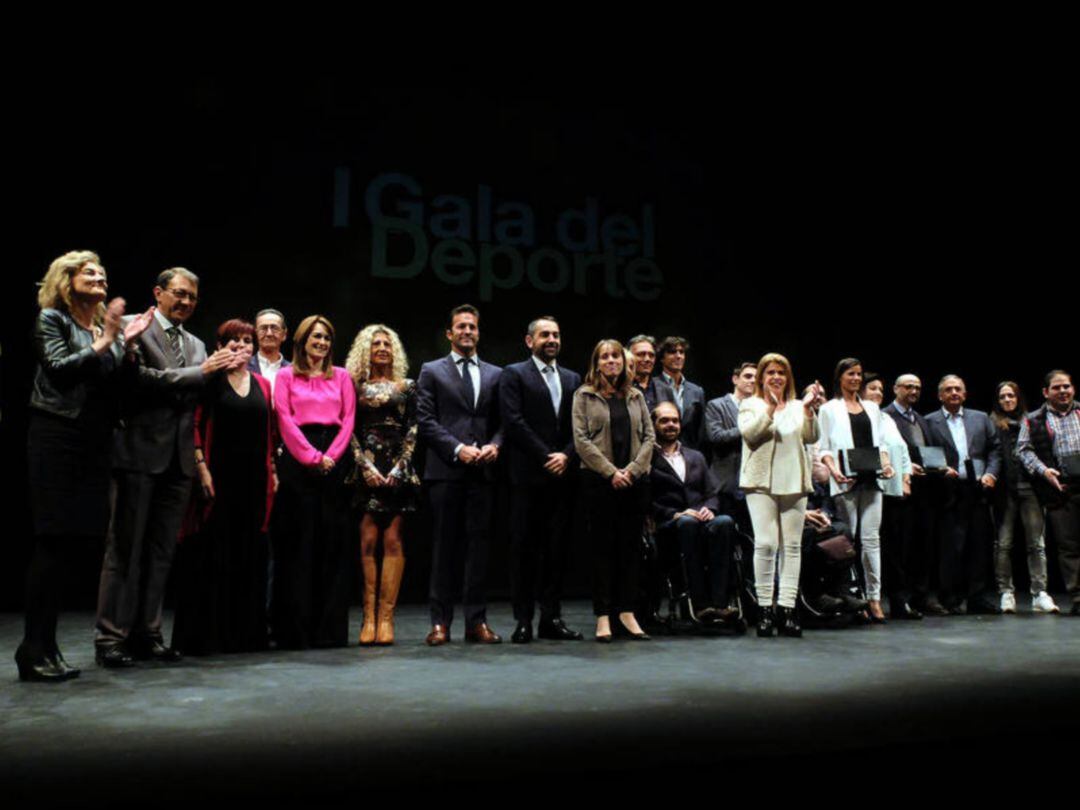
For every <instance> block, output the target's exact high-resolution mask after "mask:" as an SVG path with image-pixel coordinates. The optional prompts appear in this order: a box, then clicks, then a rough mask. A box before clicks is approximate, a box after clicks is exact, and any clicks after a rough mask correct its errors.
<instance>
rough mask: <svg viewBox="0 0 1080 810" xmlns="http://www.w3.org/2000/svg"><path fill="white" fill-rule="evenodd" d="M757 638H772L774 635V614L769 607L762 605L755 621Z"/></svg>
mask: <svg viewBox="0 0 1080 810" xmlns="http://www.w3.org/2000/svg"><path fill="white" fill-rule="evenodd" d="M757 634H758V638H772V637H773V636H775V635H776V614H775V613H774V612H773V609H772V608H771V607H763V608H762V609H761V615H760V616H758V623H757Z"/></svg>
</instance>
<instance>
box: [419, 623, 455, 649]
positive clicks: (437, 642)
mask: <svg viewBox="0 0 1080 810" xmlns="http://www.w3.org/2000/svg"><path fill="white" fill-rule="evenodd" d="M424 642H425V643H426V644H427V645H428V646H429V647H441V646H442V645H443V644H448V643H449V642H450V630H449V628H448V627H447V626H446V625H445V624H433V625H432V626H431V632H430V633H428V634H427V638H425V639H424Z"/></svg>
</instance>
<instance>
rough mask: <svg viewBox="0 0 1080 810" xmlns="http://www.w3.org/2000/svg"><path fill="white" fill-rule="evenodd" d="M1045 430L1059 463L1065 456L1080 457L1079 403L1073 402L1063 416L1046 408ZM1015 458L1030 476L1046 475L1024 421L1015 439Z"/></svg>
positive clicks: (1026, 421)
mask: <svg viewBox="0 0 1080 810" xmlns="http://www.w3.org/2000/svg"><path fill="white" fill-rule="evenodd" d="M1046 428H1047V430H1048V431H1049V432H1050V435H1051V437H1052V438H1053V441H1054V457H1055V458H1057V459H1058V460H1059V461H1060V459H1063V458H1064V457H1065V456H1075V455H1080V403H1077V402H1075V401H1074V402H1073V403H1072V405H1071V406H1070V407H1069V410H1067V411H1066V412H1065V413H1064V414H1060V413H1058V412H1057V411H1055V410H1054V409H1053V408H1051V407H1049V406H1047V408H1046ZM1016 457H1017V458H1019V459H1020V461H1021V463H1022V464H1023V465H1024V469H1025V470H1027V471H1028V472H1029V473H1031V475H1033V476H1037V477H1039V478H1042V477H1043V475H1044V474H1045V473H1046V465H1045V464H1043V463H1042V462H1041V461H1039V457H1038V456H1037V455H1035V449H1034V448H1033V447H1032V446H1031V431H1030V430H1028V420H1026V419H1025V420H1023V421H1022V422H1021V423H1020V435H1019V436H1018V437H1017V438H1016Z"/></svg>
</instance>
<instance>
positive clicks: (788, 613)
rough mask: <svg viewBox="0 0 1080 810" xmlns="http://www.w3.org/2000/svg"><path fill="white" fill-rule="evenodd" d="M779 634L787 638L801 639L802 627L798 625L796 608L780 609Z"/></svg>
mask: <svg viewBox="0 0 1080 810" xmlns="http://www.w3.org/2000/svg"><path fill="white" fill-rule="evenodd" d="M780 634H781V635H784V636H787V637H788V638H802V625H800V624H799V612H798V609H797V608H786V607H782V608H780Z"/></svg>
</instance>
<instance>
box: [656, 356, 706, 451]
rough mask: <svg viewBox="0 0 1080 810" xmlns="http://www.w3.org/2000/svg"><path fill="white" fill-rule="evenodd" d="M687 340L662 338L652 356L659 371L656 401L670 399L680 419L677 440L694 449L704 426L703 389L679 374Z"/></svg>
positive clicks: (700, 443)
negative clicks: (657, 361) (657, 364)
mask: <svg viewBox="0 0 1080 810" xmlns="http://www.w3.org/2000/svg"><path fill="white" fill-rule="evenodd" d="M689 351H690V341H688V340H687V339H686V338H681V337H666V338H664V339H663V341H661V343H660V347H659V348H658V349H657V350H656V359H657V360H659V361H660V365H661V366H662V367H663V369H664V370H663V371H662V372H661V374H660V379H659V380H658V381H657V386H656V392H657V402H674V403H675V406H676V407H677V408H678V409H679V418H680V420H681V421H682V435H681V436H680V437H679V441H680V442H682V444H684V445H685V446H687V447H692V448H694V449H695V450H697V449H699V448H700V447H701V445H702V439H703V434H704V427H705V390H704V389H703V388H702V387H701V386H700V385H697V384H696V383H692V382H690V381H689V380H688V379H686V377H685V376H684V375H683V369H684V368H685V366H686V353H687V352H689Z"/></svg>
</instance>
